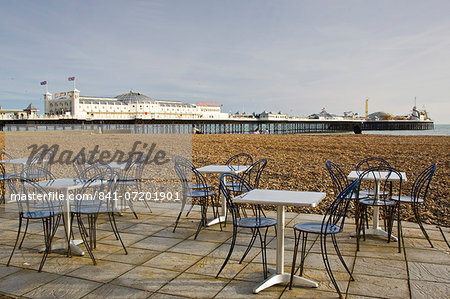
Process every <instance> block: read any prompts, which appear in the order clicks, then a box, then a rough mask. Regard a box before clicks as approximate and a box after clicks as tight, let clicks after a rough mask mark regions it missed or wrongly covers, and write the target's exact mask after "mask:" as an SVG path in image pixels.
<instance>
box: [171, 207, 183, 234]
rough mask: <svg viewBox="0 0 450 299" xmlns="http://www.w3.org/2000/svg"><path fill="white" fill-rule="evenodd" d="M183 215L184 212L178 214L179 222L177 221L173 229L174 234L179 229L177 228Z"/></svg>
mask: <svg viewBox="0 0 450 299" xmlns="http://www.w3.org/2000/svg"><path fill="white" fill-rule="evenodd" d="M181 214H183V211H181V212H180V213H178V217H177V220H175V226H174V227H173V231H172V232H173V233H174V232H175V230H176V229H177V226H178V222H180V217H181Z"/></svg>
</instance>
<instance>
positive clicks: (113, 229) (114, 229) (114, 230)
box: [108, 211, 119, 240]
mask: <svg viewBox="0 0 450 299" xmlns="http://www.w3.org/2000/svg"><path fill="white" fill-rule="evenodd" d="M111 214H114V211H112V212H110V213H108V220H109V224H110V225H111V229H112V231H113V233H114V236H115V237H116V240H119V237H118V236H117V232H116V228H115V227H114V224H113V220H112V219H111Z"/></svg>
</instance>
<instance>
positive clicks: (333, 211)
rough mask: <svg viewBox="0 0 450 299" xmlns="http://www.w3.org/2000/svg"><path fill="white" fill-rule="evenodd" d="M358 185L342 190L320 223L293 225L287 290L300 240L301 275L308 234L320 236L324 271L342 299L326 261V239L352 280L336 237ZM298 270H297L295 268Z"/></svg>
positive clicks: (356, 182) (290, 284)
mask: <svg viewBox="0 0 450 299" xmlns="http://www.w3.org/2000/svg"><path fill="white" fill-rule="evenodd" d="M358 185H359V179H358V180H356V181H354V182H353V183H351V184H350V185H348V186H347V187H346V188H344V190H342V191H341V192H340V193H339V194H338V195H337V196H336V199H335V200H334V201H333V202H332V203H331V205H330V206H329V207H328V208H327V211H326V213H325V215H324V217H323V220H322V222H305V223H298V224H296V225H294V237H295V243H294V256H293V259H292V270H291V280H290V283H289V289H292V282H293V276H294V274H295V272H296V269H295V263H296V260H297V253H298V246H299V243H300V239H301V241H302V246H301V255H300V265H299V268H300V275H303V266H304V262H305V257H306V242H307V240H308V234H316V235H320V248H321V253H322V259H323V262H324V265H325V269H326V271H327V274H328V276H329V277H330V279H331V282H332V283H333V285H334V287H335V289H336V291H337V292H338V294H339V296H340V297H342V293H341V291H340V289H339V286H338V284H337V282H336V279H335V278H334V275H333V271H332V269H331V265H330V261H329V260H328V251H327V237H328V236H330V237H331V240H332V242H333V246H334V249H335V250H336V253H337V255H338V257H339V260H340V261H341V263H342V265H343V266H344V268H345V270H346V271H347V273H348V274H349V275H350V278H351V280H354V278H353V275H352V273H351V271H350V269H349V268H348V267H347V265H346V263H345V261H344V259H343V257H342V255H341V252H340V250H339V247H338V244H337V240H336V235H337V234H338V233H340V232H342V230H343V229H344V223H345V218H346V216H347V211H348V207H349V205H350V202H351V200H352V199H351V198H352V193H354V192H355V191H356V188H357V186H358ZM300 237H301V238H300ZM297 270H298V268H297Z"/></svg>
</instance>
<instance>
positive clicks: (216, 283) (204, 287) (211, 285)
mask: <svg viewBox="0 0 450 299" xmlns="http://www.w3.org/2000/svg"><path fill="white" fill-rule="evenodd" d="M228 282H229V280H228V279H223V278H213V277H210V276H203V275H198V274H190V273H183V274H181V275H180V276H178V277H177V278H175V279H174V280H172V281H170V282H169V283H168V284H167V285H165V286H164V287H163V288H161V289H160V290H159V292H161V293H165V294H170V295H177V296H186V297H189V298H212V297H214V296H215V295H216V294H217V293H219V292H220V291H221V290H222V288H223V287H224V286H225V285H227V284H228Z"/></svg>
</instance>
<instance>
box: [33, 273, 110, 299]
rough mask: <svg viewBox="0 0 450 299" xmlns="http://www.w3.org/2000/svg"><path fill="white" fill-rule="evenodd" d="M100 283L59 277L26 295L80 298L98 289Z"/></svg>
mask: <svg viewBox="0 0 450 299" xmlns="http://www.w3.org/2000/svg"><path fill="white" fill-rule="evenodd" d="M100 286H101V283H98V282H94V281H89V280H84V279H78V278H74V277H67V276H61V277H59V278H57V279H55V280H53V281H52V282H51V283H47V284H44V285H42V286H40V287H38V288H36V289H34V290H32V291H30V292H28V293H26V294H24V296H25V297H30V298H81V297H83V296H84V295H86V294H88V293H89V292H91V291H93V290H95V289H96V288H98V287H100Z"/></svg>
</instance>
